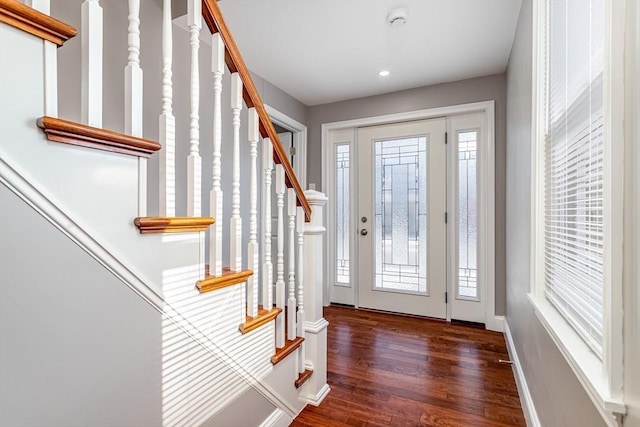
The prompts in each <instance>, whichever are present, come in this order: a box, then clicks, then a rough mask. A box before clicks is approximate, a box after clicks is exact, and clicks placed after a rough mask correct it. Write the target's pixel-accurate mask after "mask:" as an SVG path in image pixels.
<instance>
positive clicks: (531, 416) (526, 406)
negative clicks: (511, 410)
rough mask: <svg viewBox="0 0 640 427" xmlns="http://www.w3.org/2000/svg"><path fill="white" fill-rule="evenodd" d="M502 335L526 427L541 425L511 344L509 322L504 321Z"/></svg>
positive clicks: (518, 360)
mask: <svg viewBox="0 0 640 427" xmlns="http://www.w3.org/2000/svg"><path fill="white" fill-rule="evenodd" d="M504 336H505V338H506V341H507V350H508V351H509V357H510V358H511V362H513V371H514V375H515V377H516V385H517V386H518V395H519V396H520V404H521V405H522V412H524V418H525V420H526V422H527V427H541V426H542V425H541V424H540V419H539V418H538V413H537V412H536V407H535V405H534V404H533V398H532V397H531V392H530V391H529V386H528V385H527V379H526V378H525V376H524V372H523V370H522V365H520V359H518V353H517V352H516V348H515V345H514V344H513V337H512V336H511V330H510V329H509V323H508V322H507V321H506V320H505V321H504Z"/></svg>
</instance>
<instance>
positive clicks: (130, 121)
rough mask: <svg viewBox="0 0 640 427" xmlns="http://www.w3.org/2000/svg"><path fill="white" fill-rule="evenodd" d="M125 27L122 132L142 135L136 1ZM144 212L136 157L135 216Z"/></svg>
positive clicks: (141, 170) (141, 165) (143, 169)
mask: <svg viewBox="0 0 640 427" xmlns="http://www.w3.org/2000/svg"><path fill="white" fill-rule="evenodd" d="M128 20H129V26H128V28H127V34H128V35H127V51H128V62H127V66H126V67H125V69H124V132H125V133H126V134H129V135H133V136H137V137H139V138H141V137H142V99H143V97H142V88H143V74H142V68H140V0H129V16H128ZM146 215H147V159H146V158H144V157H138V216H146Z"/></svg>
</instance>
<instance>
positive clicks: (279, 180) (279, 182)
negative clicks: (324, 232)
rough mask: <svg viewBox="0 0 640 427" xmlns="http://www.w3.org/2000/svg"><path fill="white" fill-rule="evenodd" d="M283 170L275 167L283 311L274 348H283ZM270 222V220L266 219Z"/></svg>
mask: <svg viewBox="0 0 640 427" xmlns="http://www.w3.org/2000/svg"><path fill="white" fill-rule="evenodd" d="M284 193H285V185H284V168H283V166H282V165H276V197H277V206H278V255H277V270H276V271H277V275H276V307H278V308H280V309H282V310H283V312H282V313H280V314H279V315H278V317H277V318H276V347H284V343H285V333H284V332H285V331H284V328H285V324H284V304H285V301H284V299H285V289H284V287H285V286H284V285H285V283H284ZM268 220H270V219H268Z"/></svg>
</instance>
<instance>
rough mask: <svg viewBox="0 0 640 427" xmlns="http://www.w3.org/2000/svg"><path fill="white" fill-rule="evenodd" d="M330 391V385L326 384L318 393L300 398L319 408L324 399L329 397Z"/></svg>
mask: <svg viewBox="0 0 640 427" xmlns="http://www.w3.org/2000/svg"><path fill="white" fill-rule="evenodd" d="M330 391H331V387H329V384H325V385H324V386H323V387H322V388H321V389H320V391H319V392H318V393H316V394H305V395H301V396H300V398H301V399H302V400H304V401H305V402H307V403H309V404H311V405H313V406H318V405H320V404H321V403H322V401H323V400H324V398H325V397H327V395H328V394H329V392H330Z"/></svg>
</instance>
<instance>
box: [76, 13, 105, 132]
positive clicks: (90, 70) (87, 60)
mask: <svg viewBox="0 0 640 427" xmlns="http://www.w3.org/2000/svg"><path fill="white" fill-rule="evenodd" d="M81 15H82V23H81V26H80V28H81V30H80V38H81V46H82V48H81V52H82V78H81V107H80V115H81V118H82V122H83V123H84V124H87V125H89V126H93V127H97V128H101V127H102V40H103V21H102V7H100V3H99V2H98V0H85V1H84V3H82V7H81Z"/></svg>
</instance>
